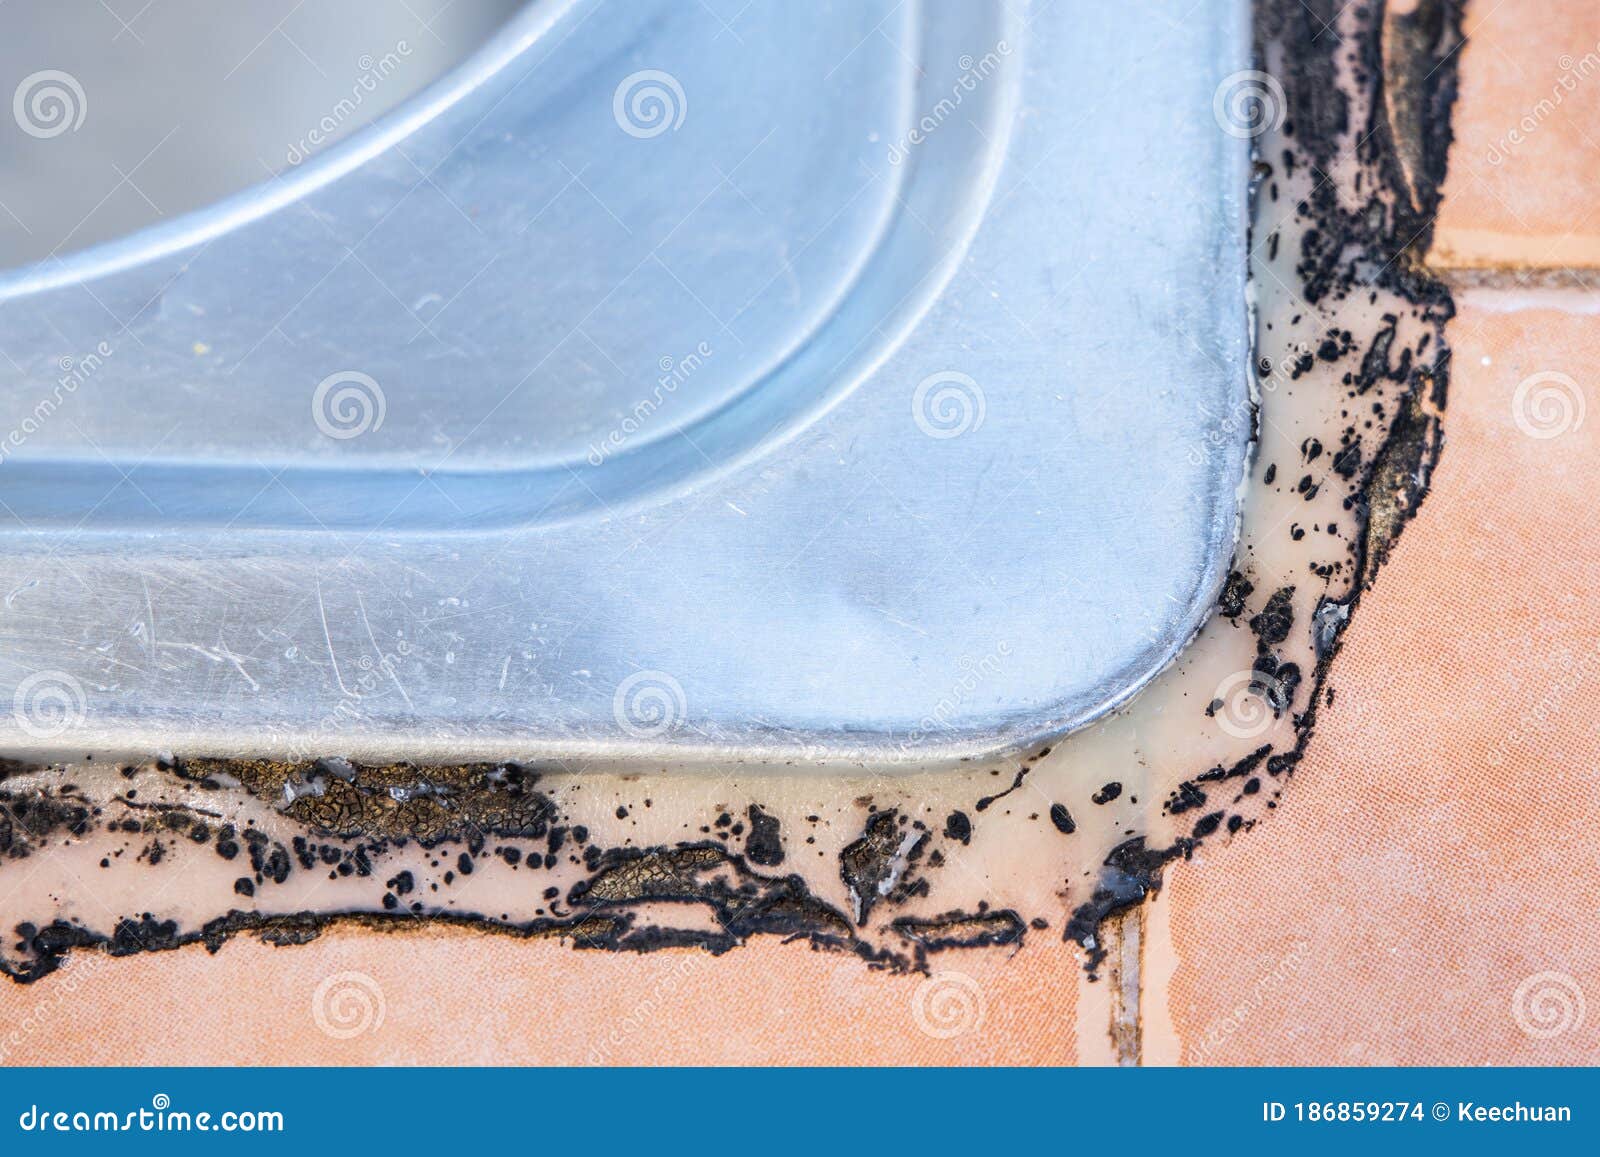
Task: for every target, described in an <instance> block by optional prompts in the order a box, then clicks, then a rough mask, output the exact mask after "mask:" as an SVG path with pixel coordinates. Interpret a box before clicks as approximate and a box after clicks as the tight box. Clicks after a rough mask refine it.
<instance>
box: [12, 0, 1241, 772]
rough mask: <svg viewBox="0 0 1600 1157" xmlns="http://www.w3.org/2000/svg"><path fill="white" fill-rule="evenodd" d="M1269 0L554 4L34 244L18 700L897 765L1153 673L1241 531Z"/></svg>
mask: <svg viewBox="0 0 1600 1157" xmlns="http://www.w3.org/2000/svg"><path fill="white" fill-rule="evenodd" d="M1246 17H1247V5H1245V4H1244V3H1242V2H1240V0H1206V2H1204V3H1201V4H1200V5H1198V6H1197V7H1191V6H1190V5H1187V4H1185V5H1179V4H1172V3H1153V4H1149V5H1141V6H1138V7H1137V8H1135V9H1133V10H1126V9H1120V8H1117V7H1116V6H1110V5H1103V4H1094V3H1087V2H1079V0H1058V2H1057V3H1055V4H1050V5H1027V4H1022V3H1001V2H994V3H988V2H983V3H976V2H975V3H962V4H954V3H927V4H918V3H910V2H905V3H898V4H897V3H890V2H888V0H874V2H865V0H863V2H860V3H851V4H838V5H832V6H824V7H821V8H819V7H818V6H815V5H810V4H799V3H784V2H776V0H775V2H770V3H767V2H758V3H755V4H751V5H749V6H747V7H741V6H737V5H736V6H733V7H731V8H729V10H727V11H725V12H724V11H719V10H718V8H717V7H716V6H714V5H684V4H675V3H665V2H650V3H628V4H622V3H614V4H599V3H587V2H581V0H579V2H568V0H543V2H539V3H534V4H531V5H529V6H528V7H527V8H526V9H525V10H524V11H523V12H521V13H520V14H518V15H517V16H515V17H513V18H512V20H511V21H510V22H509V23H508V24H507V25H506V26H505V28H504V29H503V30H502V31H501V32H500V33H499V34H497V35H496V36H495V37H494V38H492V39H491V40H490V41H489V42H488V43H487V44H486V45H485V46H484V47H483V48H482V49H481V50H480V51H479V52H478V53H477V54H475V55H474V56H473V57H471V58H470V59H469V60H467V61H466V62H465V63H464V64H462V65H461V66H460V67H459V68H458V69H457V70H456V71H454V72H452V73H450V74H448V75H447V76H445V77H444V78H442V79H441V80H440V81H438V82H437V83H436V84H434V85H433V86H431V87H429V88H428V89H426V90H425V91H423V92H422V93H420V94H419V95H417V96H416V97H413V98H411V99H410V100H408V101H406V102H404V103H402V104H401V105H400V106H399V107H397V108H395V109H394V110H393V111H391V112H390V113H388V114H386V115H385V116H384V117H382V118H381V119H379V120H378V121H377V122H375V123H374V124H372V125H370V126H369V127H367V128H365V129H363V130H361V131H359V132H357V133H354V134H353V135H351V136H349V137H348V138H347V139H345V140H342V141H340V142H338V143H336V144H334V145H332V146H330V147H328V148H326V149H325V150H323V151H322V152H320V153H318V154H316V155H314V156H311V157H310V158H309V159H307V160H304V161H303V162H300V163H297V164H293V165H290V166H286V167H283V168H281V169H280V171H278V172H277V173H275V174H274V175H273V176H271V177H270V178H269V179H267V180H264V181H263V182H262V183H260V184H258V185H256V186H253V187H251V188H249V189H246V190H245V191H243V192H242V193H239V194H237V195H234V196H232V197H229V198H227V199H225V200H223V201H221V202H218V203H216V204H215V205H213V206H211V207H209V208H203V209H199V210H196V211H194V212H191V213H187V214H183V215H181V216H177V217H174V218H172V219H170V220H165V221H163V222H161V223H159V224H156V225H154V226H151V227H148V228H145V229H142V230H139V231H137V232H135V233H133V234H130V235H128V236H126V237H124V238H121V239H118V240H114V241H111V242H107V243H105V244H101V245H96V246H92V247H89V248H87V249H84V250H82V251H80V252H77V253H72V254H68V255H66V256H63V257H58V258H52V259H50V260H47V261H45V262H43V263H41V264H38V265H34V266H31V267H27V268H23V269H20V270H17V271H14V272H11V273H8V274H4V275H0V301H3V305H0V350H3V351H4V353H5V355H6V357H5V359H4V361H3V362H0V418H4V417H7V416H9V417H10V419H11V421H12V423H13V424H14V428H13V430H12V433H11V436H9V437H5V436H3V435H0V450H3V456H0V537H3V538H4V549H3V550H0V556H3V557H0V591H3V592H8V593H7V597H6V599H5V606H4V612H3V614H0V695H5V694H8V693H9V694H10V695H11V698H12V703H13V707H14V710H13V711H11V712H10V713H8V714H7V713H0V744H3V745H4V746H5V747H6V748H7V749H11V750H20V751H27V752H31V753H46V752H52V751H82V750H97V749H115V750H126V749H130V748H132V749H170V750H177V751H185V752H202V751H203V752H206V753H212V754H226V753H235V752H238V753H243V752H266V753H277V754H301V755H328V754H342V755H349V756H355V757H364V758H371V757H378V756H388V757H412V758H449V759H463V758H476V757H490V756H519V757H541V756H545V757H561V758H569V759H578V760H585V761H592V762H594V763H596V764H603V765H649V766H662V765H666V764H671V765H680V764H681V765H690V764H696V763H706V762H713V763H724V762H727V761H730V760H732V761H744V760H752V761H788V760H804V761H806V762H809V763H815V764H817V765H819V766H828V765H838V764H850V763H856V762H868V763H872V764H882V765H885V766H890V765H896V764H905V763H911V762H916V763H930V762H932V763H937V762H940V761H947V760H956V759H960V758H964V757H972V756H978V755H982V754H986V753H991V752H996V751H1003V750H1007V749H1011V748H1014V747H1016V746H1018V745H1021V744H1024V743H1027V742H1030V741H1033V740H1036V739H1039V738H1042V737H1044V736H1049V735H1056V734H1060V733H1063V732H1065V731H1068V730H1070V729H1072V728H1074V727H1077V726H1080V725H1082V724H1083V723H1085V722H1087V721H1089V720H1091V719H1093V718H1095V717H1096V716H1098V715H1100V714H1102V713H1104V712H1105V711H1107V710H1109V709H1111V708H1112V707H1114V706H1115V705H1116V704H1118V703H1120V702H1122V701H1124V700H1125V699H1126V698H1127V697H1128V696H1130V695H1131V694H1133V693H1134V692H1135V691H1136V690H1137V689H1138V687H1139V686H1141V685H1142V684H1143V683H1144V682H1145V681H1146V680H1148V679H1149V678H1150V676H1151V675H1153V674H1154V673H1155V672H1156V671H1157V670H1158V669H1160V667H1162V666H1163V665H1164V664H1165V663H1166V662H1168V661H1169V660H1170V659H1171V657H1172V656H1173V655H1174V654H1175V653H1176V651H1177V650H1178V649H1179V648H1180V647H1181V646H1182V645H1183V643H1184V642H1185V641H1187V639H1188V638H1189V637H1190V636H1191V635H1192V634H1193V632H1194V630H1195V629H1196V628H1197V627H1198V625H1199V624H1200V622H1201V621H1202V620H1203V618H1204V616H1205V614H1206V613H1207V611H1208V609H1209V607H1210V606H1211V605H1212V603H1213V602H1214V599H1215V595H1216V591H1217V588H1218V586H1219V584H1220V581H1221V577H1222V575H1223V572H1224V570H1225V568H1226V564H1227V561H1228V556H1229V552H1230V551H1231V548H1232V543H1233V537H1234V530H1235V521H1236V507H1237V490H1238V487H1239V484H1240V479H1241V478H1242V476H1243V472H1244V460H1245V454H1246V449H1247V440H1248V433H1249V400H1248V392H1247V391H1248V366H1247V349H1248V345H1247V333H1246V303H1245V292H1244V271H1245V226H1244V195H1245V184H1246V175H1247V174H1246V166H1247V161H1248V154H1247V142H1246V141H1244V140H1242V139H1240V138H1239V137H1237V136H1236V135H1233V134H1230V133H1228V132H1225V131H1223V129H1222V128H1220V127H1219V124H1218V119H1217V117H1216V116H1215V115H1214V109H1213V102H1214V97H1215V96H1216V94H1217V93H1218V91H1219V83H1220V82H1221V81H1222V80H1223V78H1225V77H1227V76H1228V75H1230V74H1232V73H1235V72H1237V71H1238V70H1240V69H1241V68H1243V67H1244V66H1245V63H1246V61H1247V34H1246V24H1245V21H1246ZM85 91H86V92H88V93H89V95H90V100H91V101H92V99H93V95H92V93H93V89H92V86H86V87H85ZM14 119H15V120H16V122H17V125H18V128H19V130H21V129H25V127H26V126H24V124H23V119H24V118H23V117H22V115H21V114H19V115H18V117H16V118H14ZM30 135H32V134H30ZM69 382H70V387H68V386H67V385H65V384H64V383H69ZM24 427H26V428H24Z"/></svg>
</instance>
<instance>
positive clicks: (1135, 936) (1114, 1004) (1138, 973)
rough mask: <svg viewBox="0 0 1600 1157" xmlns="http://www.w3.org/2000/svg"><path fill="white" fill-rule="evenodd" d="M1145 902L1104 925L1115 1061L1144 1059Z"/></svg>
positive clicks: (1129, 1062)
mask: <svg viewBox="0 0 1600 1157" xmlns="http://www.w3.org/2000/svg"><path fill="white" fill-rule="evenodd" d="M1144 908H1145V906H1144V903H1143V902H1141V903H1138V904H1135V905H1134V906H1133V907H1131V908H1128V909H1127V910H1126V911H1124V912H1122V913H1121V914H1120V915H1118V916H1114V917H1112V918H1111V920H1109V921H1107V922H1106V924H1105V925H1104V926H1103V928H1102V931H1103V933H1104V934H1105V935H1106V938H1107V939H1108V940H1110V941H1111V943H1109V944H1108V945H1107V946H1106V948H1107V957H1106V959H1107V967H1106V982H1107V983H1108V984H1109V985H1110V987H1111V1024H1110V1034H1111V1051H1112V1054H1113V1055H1114V1056H1115V1058H1116V1063H1117V1064H1119V1065H1123V1066H1136V1065H1139V1064H1141V1063H1142V1060H1143V1058H1142V1053H1143V1043H1144V1039H1143V1038H1144V1033H1143V1031H1142V1027H1141V1025H1140V1020H1139V997H1140V991H1141V985H1142V983H1143V969H1142V968H1141V967H1140V964H1141V963H1142V960H1143V956H1144Z"/></svg>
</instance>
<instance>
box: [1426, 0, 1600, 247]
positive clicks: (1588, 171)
mask: <svg viewBox="0 0 1600 1157" xmlns="http://www.w3.org/2000/svg"><path fill="white" fill-rule="evenodd" d="M1465 29H1466V33H1467V44H1466V47H1465V48H1464V49H1463V55H1462V58H1461V88H1460V97H1459V100H1458V102H1457V104H1456V109H1455V119H1454V129H1455V137H1456V140H1455V146H1454V148H1453V149H1452V150H1451V153H1450V171H1449V177H1448V180H1447V181H1446V184H1445V190H1444V192H1445V197H1444V205H1443V208H1442V210H1441V212H1440V214H1439V223H1438V228H1437V230H1436V232H1435V235H1434V247H1433V255H1432V260H1433V261H1434V263H1435V264H1439V265H1442V266H1454V267H1481V266H1498V265H1531V266H1538V267H1554V268H1561V267H1566V268H1572V269H1584V268H1593V267H1600V200H1597V199H1596V197H1595V196H1594V191H1595V190H1596V189H1597V188H1600V4H1595V3H1594V2H1593V0H1498V2H1496V0H1485V2H1482V3H1477V2H1474V3H1470V4H1468V5H1467V10H1466V20H1465Z"/></svg>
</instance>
